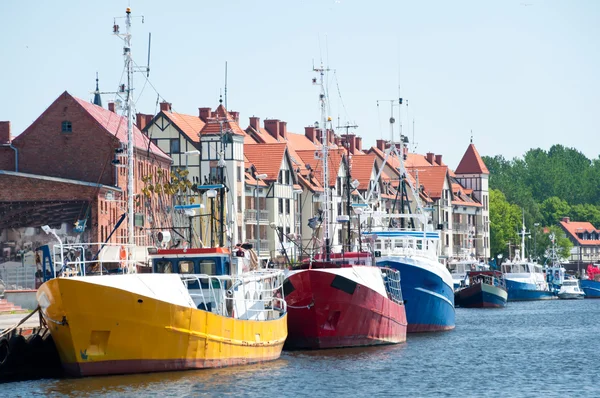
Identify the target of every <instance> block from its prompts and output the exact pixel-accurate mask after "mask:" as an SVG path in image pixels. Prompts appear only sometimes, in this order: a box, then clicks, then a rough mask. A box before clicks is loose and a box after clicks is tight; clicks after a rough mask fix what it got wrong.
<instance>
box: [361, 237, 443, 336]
mask: <svg viewBox="0 0 600 398" xmlns="http://www.w3.org/2000/svg"><path fill="white" fill-rule="evenodd" d="M364 235H367V236H369V235H370V238H371V239H372V240H373V242H374V247H375V252H376V256H375V260H376V264H377V265H378V266H382V267H389V268H392V269H395V270H398V271H400V284H401V287H402V296H403V297H404V300H405V308H406V318H407V321H408V329H407V332H408V333H416V332H437V331H443V330H450V329H453V328H454V326H455V311H454V287H453V282H452V276H451V275H450V272H449V271H448V270H447V269H446V267H445V266H444V265H443V264H441V263H440V262H439V261H437V247H438V242H439V233H438V232H424V231H410V230H392V229H390V228H387V229H386V230H384V231H377V232H367V233H365V234H364Z"/></svg>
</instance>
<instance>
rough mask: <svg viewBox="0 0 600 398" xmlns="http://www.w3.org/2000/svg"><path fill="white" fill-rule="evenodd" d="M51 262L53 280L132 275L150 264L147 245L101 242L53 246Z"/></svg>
mask: <svg viewBox="0 0 600 398" xmlns="http://www.w3.org/2000/svg"><path fill="white" fill-rule="evenodd" d="M52 260H53V266H52V267H51V268H52V269H51V270H50V273H51V275H52V277H53V278H56V277H57V276H61V277H73V276H85V275H106V274H131V273H136V272H137V269H138V266H148V264H149V260H148V248H147V247H145V246H138V245H128V244H117V243H101V242H100V243H73V244H62V245H54V252H53V259H52ZM148 269H149V268H148Z"/></svg>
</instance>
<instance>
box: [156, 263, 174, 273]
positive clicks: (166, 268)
mask: <svg viewBox="0 0 600 398" xmlns="http://www.w3.org/2000/svg"><path fill="white" fill-rule="evenodd" d="M156 272H157V273H159V274H171V273H173V264H171V262H170V261H158V262H156Z"/></svg>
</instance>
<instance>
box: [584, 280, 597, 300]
mask: <svg viewBox="0 0 600 398" xmlns="http://www.w3.org/2000/svg"><path fill="white" fill-rule="evenodd" d="M579 287H581V290H583V292H584V293H585V298H600V281H593V280H590V279H582V280H581V281H579Z"/></svg>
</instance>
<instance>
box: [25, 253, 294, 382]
mask: <svg viewBox="0 0 600 398" xmlns="http://www.w3.org/2000/svg"><path fill="white" fill-rule="evenodd" d="M79 246H81V245H79ZM123 248H124V246H122V247H121V250H122V249H123ZM107 249H111V248H110V247H104V249H103V251H104V254H105V255H104V259H105V261H104V262H103V264H104V265H106V264H109V263H110V261H112V260H110V255H108V254H109V252H110V250H107ZM126 249H127V250H128V251H129V249H130V248H128V247H127V248H126ZM65 250H67V249H66V247H63V251H65ZM86 251H87V252H89V250H80V251H79V252H78V253H77V255H76V256H75V258H73V257H72V258H70V259H68V260H65V261H63V264H66V267H64V268H63V272H62V274H63V275H72V274H75V275H86V273H85V270H86V266H85V264H86V261H84V260H83V259H84V258H85V255H82V254H81V253H82V252H86ZM101 257H102V256H101ZM127 258H130V256H129V255H128V256H127ZM149 259H150V261H151V262H152V264H153V268H154V272H155V273H131V274H121V275H105V274H104V275H96V276H90V275H89V272H88V274H87V275H86V276H59V277H56V278H53V279H50V280H48V281H47V282H45V283H44V284H43V285H42V286H41V287H40V288H39V290H38V293H37V299H38V303H39V305H40V308H41V312H42V315H43V317H44V319H45V321H46V323H47V325H48V327H49V329H50V332H51V333H52V337H53V339H54V341H55V344H56V347H57V349H58V352H59V355H60V359H61V361H62V364H63V367H64V369H65V371H66V372H67V373H68V374H69V375H72V376H92V375H105V374H124V373H140V372H156V371H170V370H183V369H199V368H210V367H222V366H230V365H240V364H249V363H255V362H261V361H269V360H274V359H277V358H279V356H280V354H281V350H282V347H283V343H284V341H285V339H286V337H287V319H286V316H287V314H286V307H285V302H284V301H283V289H282V282H283V272H282V271H275V270H263V271H256V272H243V270H242V265H241V264H239V265H238V261H237V260H238V258H236V257H231V256H229V253H228V252H227V250H226V249H189V250H183V249H178V250H177V249H176V250H158V252H157V253H156V254H154V255H151V256H150V258H149ZM107 261H108V262H107ZM127 261H129V260H127ZM44 263H46V262H44ZM112 264H115V262H114V261H113V262H112ZM138 264H139V263H138ZM88 268H89V267H88ZM65 269H70V270H72V272H65ZM123 269H125V270H128V269H129V270H131V267H123ZM207 269H211V270H212V271H214V272H215V273H216V274H217V275H207V274H200V273H199V272H198V271H199V270H207ZM238 271H242V272H238ZM44 272H45V270H44ZM100 273H102V268H101V269H100Z"/></svg>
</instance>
